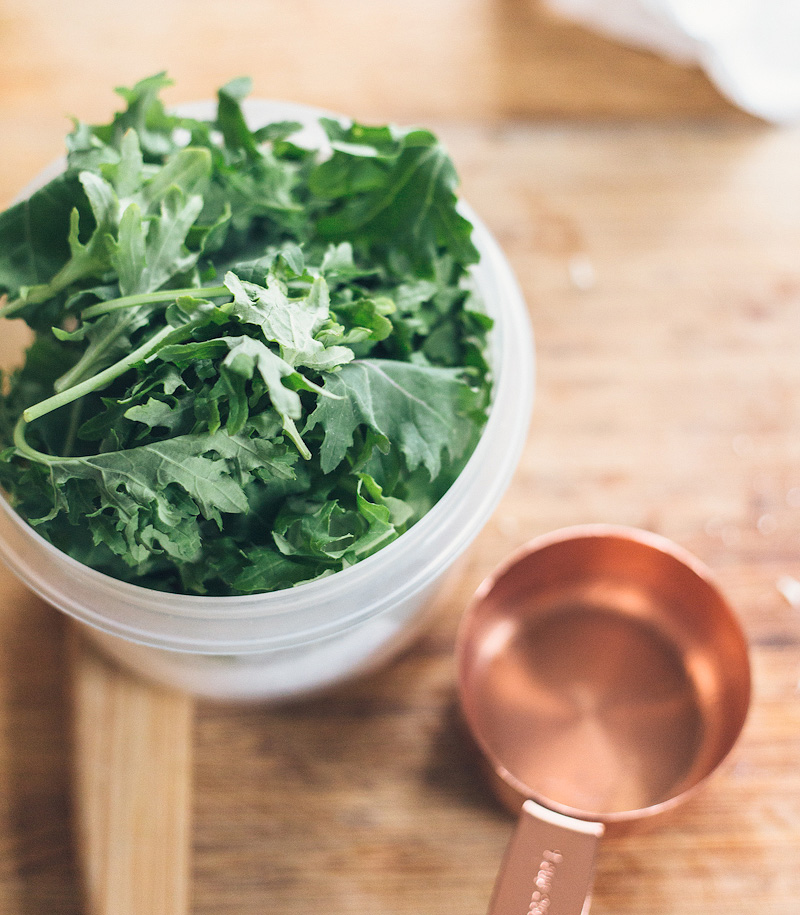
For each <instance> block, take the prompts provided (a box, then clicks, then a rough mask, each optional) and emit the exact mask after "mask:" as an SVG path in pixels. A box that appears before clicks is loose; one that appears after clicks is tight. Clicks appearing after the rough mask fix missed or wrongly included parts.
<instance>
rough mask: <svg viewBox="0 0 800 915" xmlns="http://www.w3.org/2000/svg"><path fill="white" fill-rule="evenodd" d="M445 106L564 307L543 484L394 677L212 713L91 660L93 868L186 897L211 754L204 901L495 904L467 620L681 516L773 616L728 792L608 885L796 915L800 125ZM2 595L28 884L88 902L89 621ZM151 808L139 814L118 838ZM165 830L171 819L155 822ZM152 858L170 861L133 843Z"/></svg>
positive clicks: (22, 902) (196, 882)
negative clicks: (461, 698)
mask: <svg viewBox="0 0 800 915" xmlns="http://www.w3.org/2000/svg"><path fill="white" fill-rule="evenodd" d="M441 131H442V133H443V135H444V136H445V138H446V140H447V142H448V145H449V146H450V148H451V151H452V153H453V155H454V157H455V159H456V161H457V162H458V163H459V166H460V169H461V171H462V174H463V176H464V188H465V193H466V196H467V197H468V198H469V200H470V203H471V204H472V205H473V206H474V207H475V209H476V210H477V211H478V212H479V213H480V214H481V215H482V216H483V217H484V219H485V220H486V222H487V223H488V224H489V227H490V228H491V230H492V231H493V232H494V233H495V235H496V236H497V238H498V239H499V241H500V242H501V244H502V245H503V247H504V248H505V250H506V252H507V253H508V255H509V257H510V259H511V261H512V263H513V266H514V267H515V269H516V271H517V274H518V277H519V279H520V283H521V285H522V288H523V291H524V293H525V296H526V298H527V300H528V303H529V306H530V311H531V315H532V318H533V324H534V328H535V334H536V340H537V359H538V373H537V374H538V389H537V398H536V406H535V410H534V418H533V423H532V426H531V431H530V436H529V443H528V447H527V449H526V451H525V454H524V457H523V460H522V464H521V466H520V469H519V472H518V474H517V476H516V478H515V480H514V482H513V484H512V487H511V490H510V491H509V493H508V495H507V497H506V498H505V499H504V500H503V503H502V504H501V506H500V508H499V509H498V511H497V513H496V514H495V516H494V518H493V519H492V521H491V522H490V523H489V525H488V526H487V527H486V529H485V530H484V532H483V533H482V534H481V536H480V537H479V539H478V541H477V542H476V543H475V544H474V546H473V547H472V549H471V550H470V552H469V554H468V555H467V556H466V557H465V559H464V560H463V562H462V564H461V565H460V568H459V570H458V573H457V575H456V576H455V577H454V579H453V580H452V581H451V584H450V586H449V588H448V590H447V591H446V592H445V593H443V594H442V595H441V596H440V597H439V599H438V601H437V607H436V615H435V622H434V624H433V626H432V627H431V629H430V630H429V631H428V632H427V633H426V634H425V635H424V637H423V638H422V639H421V641H420V642H419V643H418V644H417V645H415V646H414V648H413V649H412V650H410V651H409V652H407V653H406V654H405V655H404V656H403V657H401V658H400V659H398V660H397V661H396V662H395V663H394V664H392V665H391V666H390V667H388V668H387V669H385V670H384V671H382V672H380V673H378V674H376V675H374V676H372V677H370V678H368V679H367V680H364V681H360V682H357V683H354V684H351V685H349V686H346V687H343V688H341V689H339V690H336V691H335V692H333V693H331V694H329V695H326V696H323V697H319V698H316V699H313V700H309V701H306V702H302V703H296V704H293V705H291V706H286V707H280V708H274V709H269V708H261V707H257V706H224V705H215V704H211V703H206V702H201V703H198V704H197V705H196V707H195V717H194V725H193V727H192V726H191V721H192V711H191V703H187V702H186V701H185V700H176V698H175V697H174V696H172V695H170V694H167V693H161V692H158V691H156V690H152V689H150V688H149V687H145V686H143V685H142V684H139V683H136V682H135V681H132V680H130V678H128V677H127V676H123V675H121V674H120V673H119V672H112V670H113V669H110V668H108V667H107V666H104V664H101V663H99V662H97V659H96V658H87V659H85V660H86V663H85V665H84V666H81V667H78V668H77V671H78V672H77V674H76V675H75V677H76V682H77V683H78V686H79V689H80V692H79V695H80V696H82V697H83V698H82V699H81V704H80V706H79V707H80V709H81V711H80V714H79V715H78V718H77V721H78V729H77V734H78V743H77V746H76V749H78V750H79V751H80V752H81V753H84V754H85V759H86V765H85V767H84V770H83V771H84V775H83V781H82V784H83V786H84V787H83V788H82V789H81V791H82V792H83V797H82V801H81V803H82V804H84V805H85V810H86V823H89V824H91V823H94V825H93V826H89V827H84V831H83V832H82V833H81V834H82V835H84V836H85V837H86V838H85V839H83V840H81V842H80V843H79V844H78V845H77V848H79V849H81V850H82V854H83V853H84V852H85V853H88V857H83V858H82V860H83V862H84V864H83V867H84V869H85V873H87V874H89V875H91V874H93V873H95V874H96V873H99V874H101V875H104V876H101V877H97V878H94V877H91V878H90V885H91V884H92V883H93V884H94V886H95V887H96V888H97V889H98V892H99V897H100V899H101V900H102V899H105V900H106V902H101V903H100V905H106V906H107V907H108V905H110V904H111V903H112V901H113V905H114V906H118V908H115V909H114V912H115V915H122V913H123V912H124V911H125V910H124V909H123V908H122V907H121V906H122V903H121V902H120V901H119V900H120V897H121V895H122V894H123V892H126V893H127V892H128V891H130V894H131V897H132V898H136V900H137V901H136V902H135V908H134V909H132V911H135V912H136V915H148V913H149V912H150V911H151V910H150V909H146V908H144V905H145V903H144V902H142V901H140V900H141V899H142V898H145V899H149V900H151V901H152V900H155V902H154V905H155V906H156V907H155V908H153V909H152V911H153V912H159V915H161V913H162V912H164V913H166V912H167V911H176V912H179V911H182V910H181V906H184V907H185V905H186V903H185V898H186V886H187V879H186V876H185V875H186V874H187V872H188V871H187V868H188V863H187V859H186V858H185V857H183V856H184V855H185V854H186V835H187V829H188V825H187V824H188V822H189V821H188V814H187V813H186V811H187V810H188V805H187V798H188V793H189V785H190V775H189V769H190V768H191V773H192V776H193V802H192V810H193V816H192V827H191V839H192V867H191V890H192V891H191V906H190V910H191V912H192V915H228V913H231V915H233V913H235V915H262V913H263V912H264V911H269V912H270V913H271V915H294V913H296V912H310V911H315V910H322V909H324V910H325V911H326V912H328V913H331V915H351V913H361V912H366V911H374V912H380V913H382V915H418V913H419V912H425V913H429V915H456V913H458V915H460V913H463V912H467V911H468V912H476V913H477V912H481V911H485V909H486V905H487V903H488V898H489V894H490V892H491V887H492V883H493V881H494V877H495V874H496V872H497V868H498V866H499V863H500V860H501V857H502V854H503V849H504V846H505V843H506V841H507V840H508V837H509V835H510V833H511V829H512V825H513V824H512V822H511V820H510V819H509V817H508V816H507V815H506V814H505V813H504V812H503V811H502V810H501V809H500V808H499V807H498V805H496V804H495V803H494V802H493V800H492V799H491V798H490V797H489V796H488V794H487V791H486V787H485V785H484V783H483V781H482V779H481V777H480V774H479V772H478V771H477V768H476V767H475V764H474V761H473V760H472V757H471V755H470V753H469V749H468V745H467V743H466V741H465V740H464V738H463V734H462V732H461V729H460V727H459V723H458V716H457V714H456V708H455V698H454V680H453V669H452V646H453V635H454V631H455V626H456V623H457V620H458V617H459V614H460V612H461V610H462V608H463V607H464V605H465V604H466V602H467V600H468V599H469V597H470V595H471V594H472V592H473V591H474V589H475V588H476V587H477V585H478V583H479V582H480V580H481V579H482V578H483V577H484V576H485V575H486V574H487V573H488V572H489V571H490V570H491V569H492V568H493V567H494V566H495V565H496V564H497V563H498V562H499V561H500V560H501V559H502V558H503V557H504V556H506V555H507V554H508V553H509V552H510V551H511V550H512V549H514V548H515V547H517V546H518V545H520V544H521V543H522V542H524V541H525V540H526V539H527V538H528V537H530V536H533V535H535V534H538V533H541V532H543V531H546V530H552V529H554V528H557V527H560V526H563V525H566V524H571V523H577V522H584V521H609V522H616V523H626V524H633V525H636V526H640V527H646V528H650V529H653V530H656V531H658V532H660V533H663V534H665V535H667V536H669V537H672V538H673V539H674V540H676V541H678V542H679V543H681V544H682V545H684V546H685V547H687V548H689V549H690V550H692V551H693V552H695V553H696V554H697V555H698V556H700V557H701V558H702V559H703V560H705V561H706V563H708V564H709V565H710V566H711V567H712V569H714V571H715V572H716V573H717V575H718V577H719V579H720V582H721V584H722V587H723V589H724V590H725V591H726V593H727V595H728V597H729V598H730V600H731V601H732V603H733V604H734V606H735V607H736V608H737V609H738V611H739V613H740V615H741V617H742V620H743V622H744V625H745V628H746V631H747V634H748V637H749V639H750V642H751V646H752V659H753V666H754V678H755V693H754V703H753V708H752V712H751V716H750V719H749V721H748V724H747V726H746V728H745V732H744V735H743V738H742V740H741V742H740V744H739V745H738V747H737V749H736V751H735V753H734V756H733V758H732V760H731V762H730V765H728V766H727V767H726V768H725V769H724V771H722V772H720V773H718V774H717V775H716V776H715V777H714V778H713V779H712V780H711V782H710V783H709V785H708V786H707V787H706V789H705V790H704V791H703V793H702V794H701V795H699V796H698V797H697V798H695V799H694V800H693V801H692V802H691V803H690V804H689V805H688V806H687V807H685V808H684V809H682V810H681V811H679V812H676V813H675V814H674V815H673V816H672V818H671V819H669V820H667V821H664V822H663V823H658V824H654V828H653V830H652V831H650V832H648V833H645V834H643V835H631V836H623V837H618V838H613V839H610V840H609V841H607V842H606V843H605V844H604V845H603V846H602V848H601V853H600V859H599V864H598V872H597V882H596V889H595V897H594V903H593V912H594V913H595V915H611V913H613V915H708V913H710V912H718V911H719V912H722V911H724V912H725V913H726V915H749V913H750V912H751V911H753V908H754V907H756V908H757V909H758V910H759V911H760V912H763V913H765V915H796V912H797V900H798V899H800V868H798V866H797V865H798V862H800V692H798V682H799V681H800V602H798V598H797V591H798V588H800V586H798V584H797V582H798V581H799V580H800V546H799V545H798V530H800V436H798V434H797V430H798V428H800V394H798V392H800V360H798V358H797V348H798V336H799V335H800V256H798V252H800V207H798V205H797V204H798V201H800V170H798V169H797V167H796V163H797V162H798V161H800V132H797V131H788V130H776V129H770V128H757V127H744V128H743V127H733V126H728V127H721V126H719V125H717V126H709V127H706V128H703V129H700V128H698V127H697V126H685V127H679V126H676V125H674V124H673V125H665V126H661V127H660V126H655V125H650V126H645V125H639V126H633V125H617V126H614V125H597V126H594V127H591V126H583V127H571V128H567V127H564V126H558V125H554V126H551V127H546V126H532V125H527V126H526V125H521V124H518V125H513V126H509V127H507V128H505V129H503V130H496V129H494V128H490V127H476V126H474V125H462V126H459V125H454V124H442V125H441ZM0 596H2V600H3V605H4V607H5V608H6V612H5V613H4V614H3V615H2V616H0V626H2V639H0V645H1V646H2V651H3V665H2V673H1V674H0V697H2V698H3V701H2V703H0V716H2V718H0V725H1V726H0V751H2V752H1V753H0V778H2V784H3V785H4V786H5V791H6V806H5V808H0V843H2V847H3V848H4V849H6V850H7V853H6V854H5V856H4V860H5V863H4V864H2V865H0V911H3V912H8V913H9V915H32V913H40V912H41V913H42V915H45V913H47V915H51V913H58V915H78V913H79V912H81V911H83V910H82V908H81V902H80V899H79V895H78V886H79V883H80V881H79V880H78V878H77V873H78V872H79V871H80V869H81V866H80V865H79V863H78V862H77V861H76V856H75V854H74V850H75V848H76V846H75V845H73V843H72V841H71V839H70V836H71V829H72V823H73V820H72V814H71V809H72V808H70V807H68V806H67V805H66V803H65V798H66V797H68V793H69V792H68V778H67V776H66V774H65V773H66V772H67V769H68V761H69V759H70V758H72V754H71V753H68V752H67V742H66V740H65V735H66V733H67V731H68V728H67V722H68V720H69V712H68V709H65V708H64V707H63V706H62V704H61V701H60V698H59V697H60V696H61V695H62V692H63V689H64V687H65V685H66V684H67V683H68V682H69V681H68V675H67V673H66V671H65V669H64V667H63V645H64V641H63V625H62V623H61V621H60V619H59V617H58V616H57V615H56V614H55V613H54V612H53V611H50V610H49V609H48V608H46V607H45V606H44V605H42V604H41V603H40V602H39V601H37V600H36V599H35V598H32V597H31V596H30V595H28V594H27V592H25V590H24V588H22V586H20V585H18V584H17V583H16V582H15V581H14V580H13V579H12V578H11V577H10V576H9V575H8V574H7V573H5V572H0ZM600 650H601V649H600ZM159 722H160V723H159ZM151 725H152V728H153V729H152V730H151ZM190 731H193V740H192V739H190V737H189V733H190ZM192 744H193V749H191V750H190V749H189V748H190V746H191V745H192ZM143 747H150V748H151V749H150V750H143V749H142V748H143ZM159 748H160V749H159ZM162 754H163V755H162ZM111 772H113V778H114V780H115V783H116V784H118V785H119V786H120V793H117V794H115V793H113V792H111V794H110V795H109V789H108V787H103V784H104V783H103V782H102V779H101V777H100V776H101V775H102V774H103V773H104V774H105V775H104V777H108V775H109V773H111ZM105 784H106V786H107V785H108V784H110V782H107V783H105ZM103 792H105V793H106V797H109V796H110V797H111V798H112V802H111V804H110V806H104V805H105V804H106V803H107V802H106V801H103V802H100V801H99V800H98V799H99V798H100V797H101V796H102V794H103ZM103 810H104V811H105V813H104V814H103V816H105V817H107V819H105V820H104V819H103V817H102V816H100V815H99V812H100V811H103ZM148 810H149V811H150V812H147V811H148ZM164 814H168V816H166V818H164ZM120 824H122V825H123V827H124V829H123V833H124V832H125V831H127V836H128V838H127V839H124V840H120V839H119V838H115V839H114V841H113V842H111V843H109V842H108V838H109V836H111V835H114V836H117V837H119V835H120V834H121V833H120ZM656 825H657V828H655V826H656ZM153 830H155V831H156V832H160V835H161V836H162V837H166V838H164V839H163V840H162V839H152V838H148V839H145V840H141V838H140V837H141V836H144V835H152V834H153ZM162 841H164V842H165V843H171V847H172V848H173V849H174V850H176V854H177V857H175V858H172V859H168V858H167V857H166V855H160V854H159V851H160V850H161V849H165V848H166V847H167V844H164V845H161V844H160V843H161V842H162ZM126 842H128V843H132V846H131V845H129V846H128V847H127V849H126V847H125V843H126ZM144 852H147V853H148V854H150V855H151V857H150V858H149V861H148V860H147V856H146V855H145V854H144ZM131 854H132V855H133V859H134V860H135V859H137V858H138V861H139V864H137V865H135V866H136V867H137V868H138V867H139V866H140V865H141V866H142V867H143V868H144V869H143V870H136V871H134V870H132V869H131V870H129V868H133V867H134V865H132V864H128V863H125V864H122V863H121V862H127V861H130V860H132V859H131V858H130V855H131ZM174 861H178V862H179V863H180V866H179V868H178V870H179V871H180V873H181V874H183V876H181V877H180V878H179V881H178V882H177V883H175V882H171V881H173V877H171V876H169V875H168V872H169V871H170V869H171V868H165V864H166V863H171V862H174ZM115 867H119V868H120V870H121V873H122V876H120V871H116V872H115V870H114V868H115ZM137 874H144V875H145V876H143V877H141V878H139V877H137V876H136V875H137ZM104 888H105V889H104ZM109 889H110V891H111V895H110V894H109V893H108V892H106V891H107V890H109ZM139 892H140V893H141V896H139V897H134V896H133V894H134V893H139ZM169 900H173V901H174V902H175V907H174V908H173V909H171V910H170V909H159V908H158V905H160V904H161V902H164V901H169ZM106 910H108V908H107V909H106ZM96 911H97V912H102V911H103V909H102V908H100V909H97V910H96ZM92 915H95V912H92Z"/></svg>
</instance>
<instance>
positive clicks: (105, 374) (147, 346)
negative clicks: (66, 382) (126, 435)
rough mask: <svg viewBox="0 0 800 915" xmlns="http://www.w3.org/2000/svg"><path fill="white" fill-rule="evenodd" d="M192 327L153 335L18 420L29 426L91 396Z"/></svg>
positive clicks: (164, 328)
mask: <svg viewBox="0 0 800 915" xmlns="http://www.w3.org/2000/svg"><path fill="white" fill-rule="evenodd" d="M196 326H197V322H195V321H190V322H189V323H188V324H184V325H182V326H181V327H177V328H176V327H162V328H161V330H160V331H158V333H157V334H154V335H153V336H152V337H151V338H150V339H149V340H147V341H145V342H144V343H143V344H142V345H141V346H139V347H137V348H136V349H135V350H134V351H133V352H132V353H128V355H127V356H125V357H124V358H123V359H120V360H119V362H115V363H114V365H110V366H109V367H108V368H107V369H103V371H102V372H98V373H97V374H96V375H93V376H92V377H91V378H87V379H86V380H85V381H81V382H79V383H78V384H76V385H73V386H72V387H71V388H67V390H66V391H60V392H59V393H58V394H54V395H53V396H52V397H48V398H47V399H46V400H42V401H40V402H39V403H37V404H34V405H33V406H32V407H28V409H27V410H25V411H24V412H23V414H22V418H23V419H24V420H25V422H26V423H30V422H33V420H34V419H39V418H40V417H42V416H45V415H46V414H47V413H52V411H53V410H57V409H59V407H65V406H66V405H67V404H70V403H73V402H74V401H76V400H79V399H80V398H81V397H85V396H86V395H87V394H91V393H92V392H93V391H99V390H101V389H102V388H104V387H106V386H107V385H108V384H110V383H111V382H112V381H114V380H115V379H116V378H119V376H120V375H124V374H125V372H127V371H128V369H130V368H132V367H133V366H134V365H135V364H136V363H137V362H141V361H142V360H143V359H146V358H147V357H148V356H151V355H152V354H153V353H155V351H156V350H157V349H159V347H161V345H162V344H164V343H165V342H166V341H167V340H169V341H170V342H174V341H175V342H177V341H180V340H182V339H183V338H184V337H186V336H188V335H189V334H190V333H191V332H192V330H194V328H195V327H196Z"/></svg>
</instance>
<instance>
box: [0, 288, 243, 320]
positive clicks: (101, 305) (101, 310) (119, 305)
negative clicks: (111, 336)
mask: <svg viewBox="0 0 800 915" xmlns="http://www.w3.org/2000/svg"><path fill="white" fill-rule="evenodd" d="M182 295H202V296H203V298H206V299H214V298H217V297H219V296H221V295H230V291H229V289H228V287H227V286H191V287H189V288H187V289H159V290H157V291H156V292H143V293H139V294H138V295H125V296H121V297H120V298H118V299H109V300H108V301H107V302H98V303H97V304H96V305H90V306H89V307H88V308H84V310H83V311H82V312H81V317H82V318H95V317H97V316H98V315H105V314H109V313H110V312H112V311H122V310H123V309H125V308H131V307H133V306H135V305H150V304H153V303H155V302H174V301H175V299H177V298H179V297H180V296H182ZM12 304H13V303H12Z"/></svg>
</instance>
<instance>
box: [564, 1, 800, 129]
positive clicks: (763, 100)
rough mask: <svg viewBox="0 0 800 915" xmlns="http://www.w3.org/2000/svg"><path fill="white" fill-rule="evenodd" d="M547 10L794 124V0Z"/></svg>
mask: <svg viewBox="0 0 800 915" xmlns="http://www.w3.org/2000/svg"><path fill="white" fill-rule="evenodd" d="M546 2H547V4H548V5H549V6H550V7H551V9H553V10H554V11H556V12H558V13H559V14H561V15H563V16H566V17H567V18H570V19H573V20H575V21H577V22H581V23H583V24H584V25H588V26H590V27H592V28H594V29H596V30H597V31H601V32H604V33H605V34H607V35H610V36H612V37H614V38H616V39H619V40H621V41H624V42H627V43H630V44H635V45H638V46H640V47H644V48H647V49H648V50H651V51H655V52H657V53H660V54H662V55H664V56H666V57H669V58H671V59H672V60H675V61H677V62H679V63H683V64H699V65H700V66H701V67H703V69H704V70H705V71H706V72H707V73H708V75H709V76H710V78H711V79H712V80H713V81H714V82H715V83H716V85H717V86H718V88H719V89H720V91H721V92H723V93H724V94H725V95H726V96H727V97H728V98H729V99H730V100H731V101H733V102H734V103H735V104H736V105H738V106H739V107H741V108H743V109H744V110H746V111H749V112H751V113H752V114H755V115H758V116H759V117H762V118H764V119H766V120H769V121H774V122H784V123H789V122H800V0H546Z"/></svg>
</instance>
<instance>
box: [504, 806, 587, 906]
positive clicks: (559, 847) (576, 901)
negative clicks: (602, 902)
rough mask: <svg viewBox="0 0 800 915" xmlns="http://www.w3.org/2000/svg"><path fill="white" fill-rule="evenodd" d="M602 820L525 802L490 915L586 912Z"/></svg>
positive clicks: (510, 844)
mask: <svg viewBox="0 0 800 915" xmlns="http://www.w3.org/2000/svg"><path fill="white" fill-rule="evenodd" d="M603 832H604V827H603V824H602V823H592V822H587V821H585V820H577V819H574V818H573V817H567V816H564V815H563V814H560V813H554V812H553V811H551V810H548V809H547V808H545V807H541V806H540V805H539V804H536V803H534V802H533V801H525V803H524V804H523V806H522V813H521V814H520V818H519V822H518V824H517V828H516V830H515V832H514V835H513V836H512V837H511V841H510V842H509V845H508V848H507V850H506V854H505V858H504V860H503V866H502V868H501V870H500V874H499V876H498V878H497V883H496V884H495V888H494V893H493V895H492V901H491V905H490V906H489V915H586V913H587V912H588V907H589V902H588V900H589V896H590V894H591V889H592V880H593V877H594V863H595V855H596V852H597V845H598V842H599V841H600V838H601V837H602V835H603Z"/></svg>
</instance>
